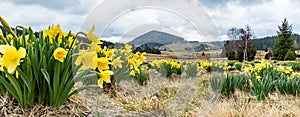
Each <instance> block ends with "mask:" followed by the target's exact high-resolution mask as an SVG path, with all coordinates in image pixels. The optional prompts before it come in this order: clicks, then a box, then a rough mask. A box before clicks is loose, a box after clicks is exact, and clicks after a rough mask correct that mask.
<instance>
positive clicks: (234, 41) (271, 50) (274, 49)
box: [224, 18, 300, 61]
mask: <svg viewBox="0 0 300 117" xmlns="http://www.w3.org/2000/svg"><path fill="white" fill-rule="evenodd" d="M292 30H293V28H292V25H291V24H289V22H288V20H287V19H286V18H285V19H284V20H283V21H282V24H281V25H279V26H278V31H277V36H273V37H266V38H263V39H260V40H254V39H253V31H252V29H251V28H250V26H249V25H246V26H245V28H236V27H233V28H230V29H229V30H228V33H227V35H228V37H229V38H230V40H229V41H227V42H226V43H225V45H224V49H225V53H226V57H227V58H228V59H229V60H239V61H245V60H247V61H252V60H254V59H255V55H256V49H261V50H266V51H268V54H267V55H266V57H265V58H267V59H269V58H272V59H274V60H295V59H296V53H295V49H296V47H299V45H297V42H300V36H299V35H297V34H292ZM256 46H258V47H256Z"/></svg>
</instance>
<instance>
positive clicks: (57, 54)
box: [53, 47, 68, 62]
mask: <svg viewBox="0 0 300 117" xmlns="http://www.w3.org/2000/svg"><path fill="white" fill-rule="evenodd" d="M67 53H68V51H67V50H65V49H64V48H61V47H59V48H57V49H55V50H54V52H53V56H54V59H55V60H58V61H59V62H64V60H65V58H66V57H67Z"/></svg>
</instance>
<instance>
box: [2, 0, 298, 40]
mask: <svg viewBox="0 0 300 117" xmlns="http://www.w3.org/2000/svg"><path fill="white" fill-rule="evenodd" d="M182 1H183V2H185V0H182ZM197 2H198V4H199V5H200V7H202V8H204V10H205V11H206V12H207V13H208V15H209V16H210V17H211V19H212V21H213V22H214V24H215V26H216V28H217V29H218V32H219V35H218V38H219V40H224V39H226V38H227V37H226V34H227V30H228V29H229V28H231V27H238V28H240V27H244V26H245V25H246V24H248V25H250V26H251V27H252V29H253V32H254V33H255V34H254V35H255V36H256V37H264V36H271V35H276V31H277V30H278V28H277V26H278V25H280V24H281V21H282V20H283V19H284V18H285V17H286V18H288V20H289V22H290V23H291V24H292V25H293V29H294V30H293V31H294V33H300V10H299V8H300V0H198V1H197ZM101 3H103V0H0V8H1V10H0V15H1V16H2V17H4V18H5V19H6V20H7V21H8V22H9V23H10V25H12V26H15V25H24V26H31V27H32V28H33V29H34V30H42V29H45V28H47V27H48V26H49V25H51V24H61V27H62V29H63V30H65V31H69V30H72V31H73V32H77V31H79V30H80V29H82V28H81V25H82V23H83V22H84V21H85V19H86V17H87V16H88V15H89V14H90V13H91V11H93V10H94V9H95V8H96V7H97V6H98V5H100V4H101ZM111 6H113V4H112V5H111ZM195 12H197V11H195ZM137 19H138V20H137ZM100 22H101V21H100ZM128 22H131V23H132V22H134V23H135V24H139V25H134V26H139V27H141V25H147V24H162V25H165V26H168V27H160V28H159V30H161V31H166V32H170V33H172V32H174V34H175V35H180V36H183V37H185V38H186V39H187V40H197V39H198V38H200V37H201V34H199V33H197V31H195V30H193V28H191V27H192V25H191V23H190V22H188V21H186V20H184V19H182V18H181V17H179V16H177V15H176V14H172V13H170V12H165V11H158V10H151V9H145V10H139V11H133V12H130V13H128V14H125V15H123V16H122V17H119V18H118V19H116V21H115V22H114V23H113V24H111V25H110V27H108V29H107V30H106V32H105V33H104V34H103V35H102V36H103V38H105V39H108V40H109V39H111V40H113V39H115V38H118V37H121V36H122V35H124V34H125V33H127V35H128V34H130V33H128V32H130V31H128V30H126V29H129V28H132V27H133V25H132V24H131V23H128ZM155 26H156V25H155ZM155 26H154V27H153V29H156V28H155ZM165 28H171V30H172V31H170V30H167V29H165ZM145 29H146V30H152V29H149V27H148V28H145ZM132 30H133V29H132ZM132 34H135V33H132ZM98 35H100V34H98Z"/></svg>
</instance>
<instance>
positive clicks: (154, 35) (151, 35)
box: [128, 30, 184, 46]
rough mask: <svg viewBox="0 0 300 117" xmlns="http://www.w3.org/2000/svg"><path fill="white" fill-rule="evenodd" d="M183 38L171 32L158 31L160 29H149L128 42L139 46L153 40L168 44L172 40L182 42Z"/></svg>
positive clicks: (172, 41)
mask: <svg viewBox="0 0 300 117" xmlns="http://www.w3.org/2000/svg"><path fill="white" fill-rule="evenodd" d="M183 41H184V38H182V37H178V36H175V35H172V34H168V33H164V32H160V31H155V30H153V31H150V32H147V33H145V34H143V35H141V36H138V37H136V38H135V39H133V40H132V41H130V42H128V43H129V44H132V45H135V46H141V45H143V44H145V43H149V42H152V44H153V42H154V43H159V44H162V45H169V44H172V43H174V42H183Z"/></svg>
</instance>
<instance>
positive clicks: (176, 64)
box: [151, 59, 181, 69]
mask: <svg viewBox="0 0 300 117" xmlns="http://www.w3.org/2000/svg"><path fill="white" fill-rule="evenodd" d="M162 63H167V64H170V65H171V67H172V68H177V69H179V68H180V67H181V63H180V62H179V61H177V60H164V59H162V60H156V59H155V60H154V61H152V62H151V66H155V67H157V68H160V65H161V64H162Z"/></svg>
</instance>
